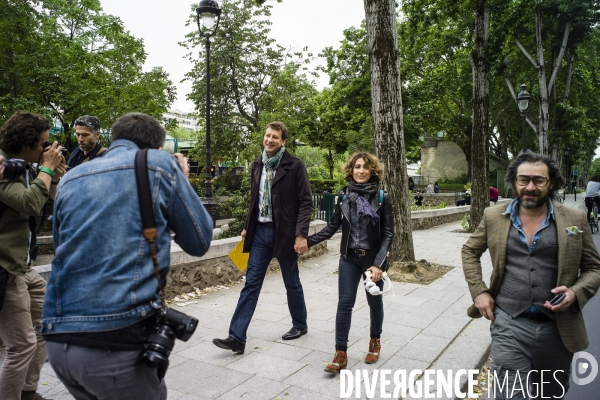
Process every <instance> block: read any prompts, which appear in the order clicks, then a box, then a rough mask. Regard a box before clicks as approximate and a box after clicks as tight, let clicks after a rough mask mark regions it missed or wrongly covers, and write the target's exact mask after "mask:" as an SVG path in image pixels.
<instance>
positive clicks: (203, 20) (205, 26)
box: [196, 0, 221, 228]
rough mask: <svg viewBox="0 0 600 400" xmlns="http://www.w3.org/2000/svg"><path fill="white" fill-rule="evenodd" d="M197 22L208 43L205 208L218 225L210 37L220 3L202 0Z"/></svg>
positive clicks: (217, 24)
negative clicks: (212, 153)
mask: <svg viewBox="0 0 600 400" xmlns="http://www.w3.org/2000/svg"><path fill="white" fill-rule="evenodd" d="M196 15H197V16H196V22H197V23H198V30H199V31H200V35H202V36H204V38H205V43H206V171H205V172H206V180H205V181H204V187H205V190H204V200H202V204H204V208H206V211H208V213H209V214H210V216H211V218H212V220H213V228H214V227H216V222H217V220H216V214H217V203H215V200H214V199H213V191H212V173H211V171H210V170H211V167H212V163H211V161H210V37H211V36H212V35H214V34H215V32H216V31H217V28H218V27H219V21H220V19H221V9H220V8H219V3H217V2H216V1H214V0H202V1H201V2H200V4H199V5H198V8H197V9H196Z"/></svg>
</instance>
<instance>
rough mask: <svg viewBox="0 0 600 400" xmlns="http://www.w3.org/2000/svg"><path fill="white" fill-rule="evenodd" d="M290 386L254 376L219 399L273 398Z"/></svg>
mask: <svg viewBox="0 0 600 400" xmlns="http://www.w3.org/2000/svg"><path fill="white" fill-rule="evenodd" d="M289 387H290V386H289V385H286V384H283V383H280V382H276V381H274V380H271V379H265V378H261V377H259V376H254V377H252V378H250V379H248V380H247V381H246V382H244V383H243V384H241V385H239V386H237V387H235V388H233V389H231V390H230V391H229V392H227V393H225V394H223V395H221V396H219V397H218V399H219V400H229V399H231V400H233V399H244V400H257V399H271V398H273V397H275V396H277V395H278V394H279V393H281V392H282V391H285V390H286V389H288V388H289Z"/></svg>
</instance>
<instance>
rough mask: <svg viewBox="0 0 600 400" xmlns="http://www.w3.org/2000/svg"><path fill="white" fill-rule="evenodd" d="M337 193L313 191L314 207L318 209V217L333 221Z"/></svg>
mask: <svg viewBox="0 0 600 400" xmlns="http://www.w3.org/2000/svg"><path fill="white" fill-rule="evenodd" d="M337 196H338V195H337V194H334V193H313V195H312V200H313V207H314V208H315V210H317V213H316V216H315V218H316V219H320V220H322V221H325V222H329V221H331V217H332V216H333V210H334V209H335V200H336V198H337Z"/></svg>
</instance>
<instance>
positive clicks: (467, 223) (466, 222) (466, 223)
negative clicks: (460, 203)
mask: <svg viewBox="0 0 600 400" xmlns="http://www.w3.org/2000/svg"><path fill="white" fill-rule="evenodd" d="M460 226H462V228H463V229H464V230H465V231H467V232H475V228H476V227H472V226H471V220H470V218H469V214H465V215H463V217H462V218H461V220H460Z"/></svg>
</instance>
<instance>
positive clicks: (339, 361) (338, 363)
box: [325, 350, 348, 374]
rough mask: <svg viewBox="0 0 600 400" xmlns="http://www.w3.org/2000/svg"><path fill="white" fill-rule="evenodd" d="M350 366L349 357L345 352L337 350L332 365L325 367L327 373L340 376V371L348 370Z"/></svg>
mask: <svg viewBox="0 0 600 400" xmlns="http://www.w3.org/2000/svg"><path fill="white" fill-rule="evenodd" d="M347 365H348V355H347V354H346V352H345V351H341V350H337V351H336V352H335V356H334V357H333V361H332V362H331V364H327V366H326V367H325V372H330V373H332V374H339V373H340V370H342V369H346V366H347Z"/></svg>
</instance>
